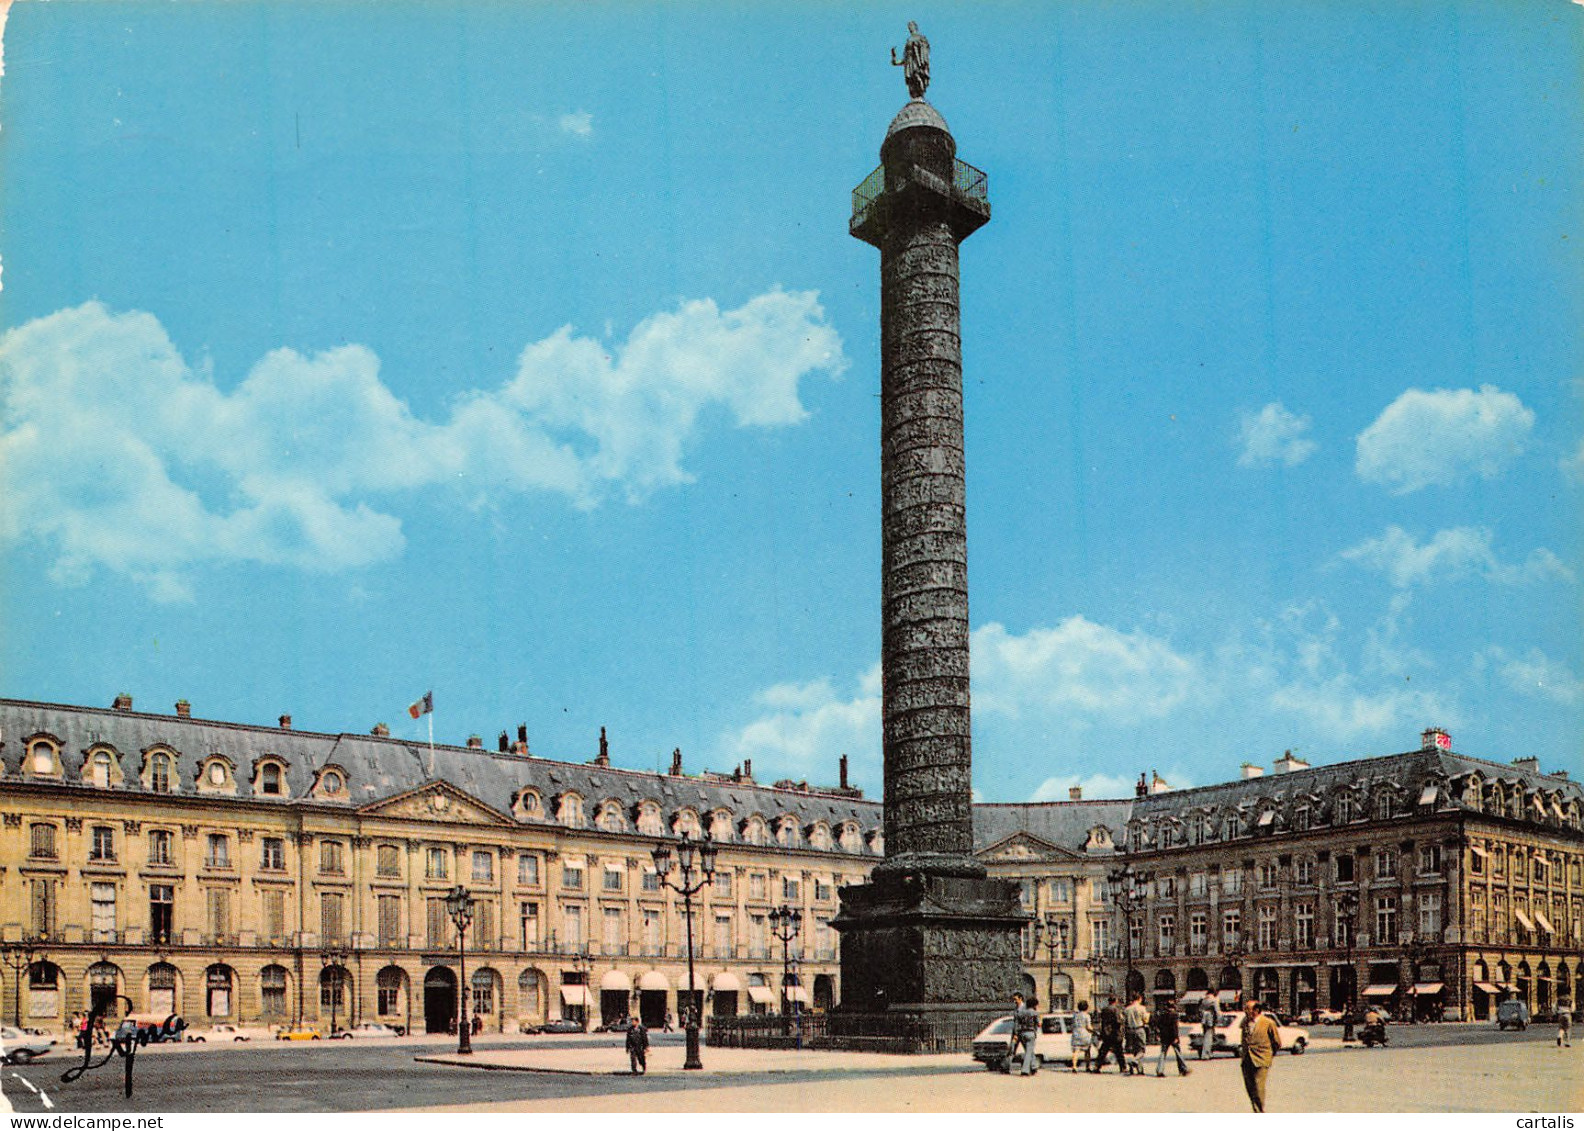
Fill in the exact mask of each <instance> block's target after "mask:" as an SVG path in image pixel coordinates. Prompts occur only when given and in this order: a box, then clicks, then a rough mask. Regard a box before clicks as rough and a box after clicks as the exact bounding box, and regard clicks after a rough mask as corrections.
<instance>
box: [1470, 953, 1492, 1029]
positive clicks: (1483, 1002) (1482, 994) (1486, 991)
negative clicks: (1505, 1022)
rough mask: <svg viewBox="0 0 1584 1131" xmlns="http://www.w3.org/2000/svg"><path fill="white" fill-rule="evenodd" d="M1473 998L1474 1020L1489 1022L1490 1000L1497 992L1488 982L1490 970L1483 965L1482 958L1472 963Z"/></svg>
mask: <svg viewBox="0 0 1584 1131" xmlns="http://www.w3.org/2000/svg"><path fill="white" fill-rule="evenodd" d="M1470 989H1471V991H1472V997H1473V999H1474V1000H1473V1003H1472V1004H1473V1007H1474V1020H1476V1021H1489V1020H1490V1008H1491V998H1492V997H1493V996H1495V995H1496V994H1497V993H1498V992H1499V991H1498V990H1497V989H1496V987H1495V986H1494V985H1492V984H1491V980H1490V969H1489V968H1488V967H1487V966H1486V965H1485V960H1484V959H1483V958H1481V959H1478V960H1477V961H1476V962H1475V963H1474V984H1473V986H1471V987H1470Z"/></svg>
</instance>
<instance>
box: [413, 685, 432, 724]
mask: <svg viewBox="0 0 1584 1131" xmlns="http://www.w3.org/2000/svg"><path fill="white" fill-rule="evenodd" d="M433 710H434V692H433V691H425V692H424V697H423V698H422V699H420V700H418V702H416V703H414V704H413V705H412V706H411V707H408V708H407V713H408V714H409V715H411V716H412V717H413V718H415V719H416V718H420V717H422V716H423V715H427V714H429V712H431V711H433Z"/></svg>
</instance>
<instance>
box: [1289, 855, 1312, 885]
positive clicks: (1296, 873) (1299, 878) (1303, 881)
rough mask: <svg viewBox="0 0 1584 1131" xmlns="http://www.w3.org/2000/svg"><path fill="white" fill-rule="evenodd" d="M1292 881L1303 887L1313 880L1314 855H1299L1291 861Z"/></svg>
mask: <svg viewBox="0 0 1584 1131" xmlns="http://www.w3.org/2000/svg"><path fill="white" fill-rule="evenodd" d="M1293 882H1294V883H1296V884H1299V885H1302V886H1304V887H1307V886H1308V885H1310V884H1312V883H1314V882H1315V862H1314V857H1312V856H1300V857H1298V859H1296V860H1294V861H1293Z"/></svg>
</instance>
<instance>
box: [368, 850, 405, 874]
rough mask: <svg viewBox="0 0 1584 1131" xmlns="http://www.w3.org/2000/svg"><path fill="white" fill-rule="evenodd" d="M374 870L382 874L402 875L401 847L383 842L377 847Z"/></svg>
mask: <svg viewBox="0 0 1584 1131" xmlns="http://www.w3.org/2000/svg"><path fill="white" fill-rule="evenodd" d="M374 872H375V874H376V875H380V876H399V875H401V849H400V848H399V847H397V846H396V845H394V844H382V845H380V846H379V847H378V848H376V849H375V850H374Z"/></svg>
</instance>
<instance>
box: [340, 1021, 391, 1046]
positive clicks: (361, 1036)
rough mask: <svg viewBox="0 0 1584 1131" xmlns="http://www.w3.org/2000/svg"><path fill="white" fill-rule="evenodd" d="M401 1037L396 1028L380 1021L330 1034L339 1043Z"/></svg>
mask: <svg viewBox="0 0 1584 1131" xmlns="http://www.w3.org/2000/svg"><path fill="white" fill-rule="evenodd" d="M399 1036H401V1033H400V1032H399V1031H398V1030H397V1029H396V1028H394V1027H393V1026H390V1025H383V1024H381V1023H380V1022H378V1021H365V1022H363V1024H361V1025H354V1026H352V1027H351V1028H350V1029H337V1030H336V1031H335V1032H334V1033H331V1034H330V1037H331V1039H332V1040H337V1041H350V1040H352V1039H353V1038H354V1037H356V1038H357V1039H358V1040H378V1039H380V1038H389V1037H399Z"/></svg>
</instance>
